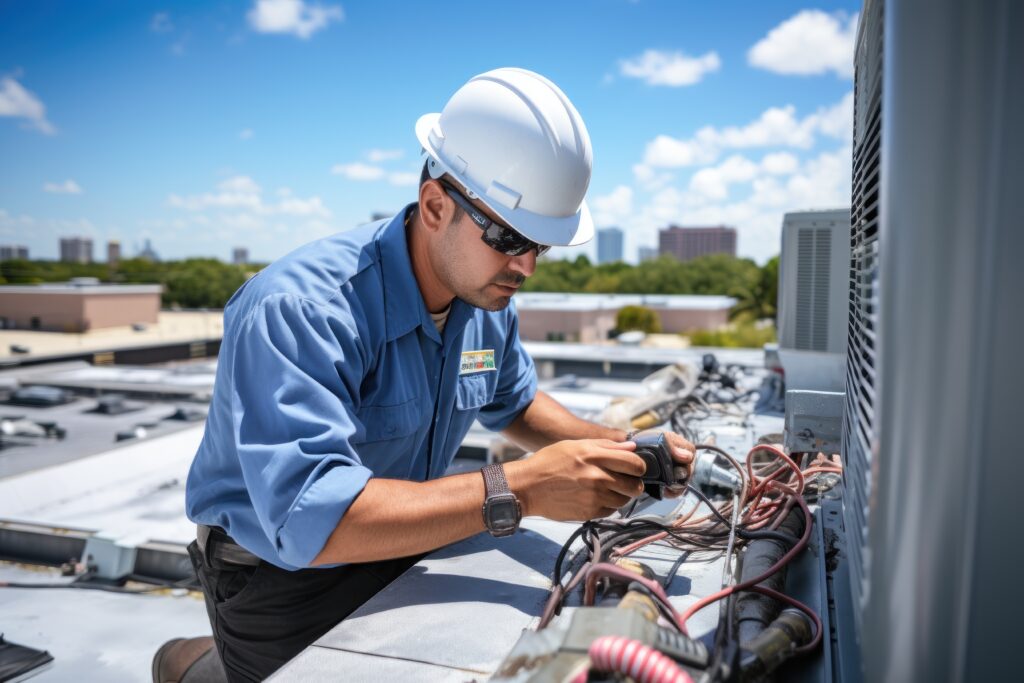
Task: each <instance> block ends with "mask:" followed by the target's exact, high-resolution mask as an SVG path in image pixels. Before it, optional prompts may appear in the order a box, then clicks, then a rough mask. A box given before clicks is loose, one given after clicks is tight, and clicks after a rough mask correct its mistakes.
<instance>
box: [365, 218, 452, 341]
mask: <svg viewBox="0 0 1024 683" xmlns="http://www.w3.org/2000/svg"><path fill="white" fill-rule="evenodd" d="M415 208H416V203H415V202H414V203H412V204H410V205H409V206H407V207H405V209H403V210H402V211H399V212H398V214H397V215H396V216H395V217H394V218H392V219H391V221H390V222H389V223H387V224H386V225H385V226H384V228H383V229H382V230H381V232H380V237H379V238H378V244H379V246H380V261H381V264H380V267H381V273H382V275H383V280H384V313H385V324H386V328H385V329H386V331H387V335H388V341H394V340H395V339H398V338H399V337H401V336H402V335H404V334H407V333H409V332H411V331H412V330H414V329H416V327H417V326H421V327H423V331H424V333H425V334H426V335H427V336H428V337H430V338H431V339H433V340H434V341H435V342H437V343H438V344H440V343H441V335H440V334H438V332H437V327H435V326H434V321H433V319H432V318H431V317H430V311H428V310H427V304H426V302H424V301H423V294H422V293H421V292H420V286H419V283H418V282H417V281H416V275H415V274H414V273H413V272H412V261H411V259H410V258H409V243H408V240H407V238H406V227H405V221H406V219H407V218H408V217H409V216H411V215H412V212H413V210H414V209H415ZM470 317H472V307H471V306H469V305H468V304H466V303H465V302H463V301H461V300H460V299H455V300H454V301H452V307H451V311H450V313H449V314H448V322H447V323H446V324H445V336H446V337H447V336H448V334H449V327H451V328H452V330H451V331H452V332H456V331H457V329H461V327H462V326H464V325H465V324H466V322H467V321H468V320H469V318H470Z"/></svg>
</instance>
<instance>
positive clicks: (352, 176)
mask: <svg viewBox="0 0 1024 683" xmlns="http://www.w3.org/2000/svg"><path fill="white" fill-rule="evenodd" d="M331 173H333V174H334V175H340V176H344V177H346V178H348V179H349V180H381V179H382V178H383V177H384V176H385V174H386V173H385V171H384V169H383V168H381V167H380V166H372V165H370V164H364V163H362V162H360V161H356V162H353V163H351V164H335V165H334V166H333V167H331Z"/></svg>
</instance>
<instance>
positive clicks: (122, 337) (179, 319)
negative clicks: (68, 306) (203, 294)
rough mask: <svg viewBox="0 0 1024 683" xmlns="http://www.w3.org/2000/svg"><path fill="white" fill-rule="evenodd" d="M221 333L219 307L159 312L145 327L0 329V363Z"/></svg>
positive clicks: (185, 339) (151, 344) (212, 336)
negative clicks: (19, 348)
mask: <svg viewBox="0 0 1024 683" xmlns="http://www.w3.org/2000/svg"><path fill="white" fill-rule="evenodd" d="M223 336H224V312H223V311H221V310H211V311H161V312H160V313H159V315H158V316H157V322H156V323H147V324H146V326H145V328H144V329H138V330H136V329H133V328H132V327H131V326H129V325H124V326H120V327H105V328H100V329H96V330H89V331H88V332H81V333H74V332H42V331H35V330H0V364H3V362H4V361H5V360H8V361H14V360H20V359H25V358H40V357H48V356H54V357H59V356H63V355H68V354H74V353H83V352H92V351H109V350H113V349H125V348H138V347H145V346H162V345H164V344H172V343H176V342H177V343H181V342H189V341H198V340H209V339H220V338H221V337H223ZM12 345H15V346H22V347H27V348H28V349H29V353H27V354H24V353H20V354H16V353H12V352H11V346H12Z"/></svg>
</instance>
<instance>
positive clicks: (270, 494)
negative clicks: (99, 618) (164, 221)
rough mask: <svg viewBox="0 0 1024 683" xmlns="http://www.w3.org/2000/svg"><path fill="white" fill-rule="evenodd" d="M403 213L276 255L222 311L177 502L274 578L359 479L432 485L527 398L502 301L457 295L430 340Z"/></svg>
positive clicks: (355, 492)
mask: <svg viewBox="0 0 1024 683" xmlns="http://www.w3.org/2000/svg"><path fill="white" fill-rule="evenodd" d="M414 207H415V205H410V206H409V207H406V209H405V211H403V212H402V213H400V214H399V215H398V216H396V217H394V218H393V219H390V220H385V221H379V222H376V223H371V224H369V225H366V226H363V227H360V228H357V229H355V230H352V231H350V232H345V233H339V234H337V235H334V236H332V237H328V238H325V239H322V240H318V241H316V242H312V243H310V244H308V245H306V246H304V247H301V248H299V249H297V250H296V251H294V252H292V253H290V254H288V255H287V256H284V257H282V258H281V259H279V260H277V261H275V262H274V263H272V264H271V265H270V266H268V267H267V268H265V269H264V270H263V271H262V272H260V273H259V274H258V275H256V276H255V277H253V278H252V279H251V280H249V281H248V282H247V283H246V284H245V285H243V286H242V287H241V288H240V289H239V290H238V291H237V292H236V293H235V295H234V296H233V297H231V300H230V301H229V302H228V304H227V306H226V307H225V309H224V341H223V343H222V344H221V349H220V356H219V359H218V364H217V378H216V382H215V384H214V391H213V398H212V400H211V403H210V412H209V415H208V417H207V420H206V432H205V434H204V435H203V440H202V443H201V444H200V445H199V450H198V452H197V453H196V456H195V460H194V461H193V462H192V468H191V470H190V471H189V475H188V483H187V486H186V492H185V506H186V509H187V512H188V516H189V518H190V519H192V520H193V521H195V522H198V523H201V524H207V525H211V526H219V527H222V528H224V529H225V530H226V531H227V532H228V534H230V535H231V537H232V538H234V539H235V541H237V542H238V543H239V544H240V545H242V546H243V547H245V548H246V549H248V550H249V551H251V552H252V553H254V554H256V555H258V556H260V557H261V558H263V559H264V560H267V561H268V562H271V563H273V564H275V565H277V566H279V567H283V568H285V569H298V568H300V567H308V566H309V565H310V563H311V562H312V561H313V559H314V558H315V557H316V556H317V554H319V552H320V550H322V549H323V546H324V544H325V543H326V542H327V538H328V536H329V535H330V534H331V532H332V531H333V530H334V528H335V527H336V526H337V525H338V522H339V521H340V520H341V519H342V517H343V516H344V514H345V511H346V510H348V508H349V506H350V505H351V504H352V502H353V501H354V500H355V499H356V498H357V497H358V496H359V493H360V492H361V491H362V490H363V487H364V486H366V482H367V481H368V480H369V479H370V477H384V478H389V479H406V480H411V481H424V480H427V479H433V478H436V477H439V476H441V475H442V474H444V472H445V470H446V469H447V467H448V465H449V464H450V463H451V461H452V459H453V458H454V456H455V452H456V451H457V450H458V448H459V445H460V444H461V443H462V439H463V437H465V435H466V432H467V431H468V430H469V428H470V425H472V423H473V420H475V419H479V421H480V422H481V424H483V425H484V426H485V427H487V428H488V429H492V430H495V431H497V430H501V429H504V428H505V427H507V426H508V425H509V424H510V423H511V422H512V421H513V420H514V419H515V418H516V416H518V415H519V413H520V412H522V411H523V409H524V408H526V407H527V406H528V405H529V404H530V403H531V402H532V401H533V398H534V395H535V393H536V391H537V376H536V371H535V370H534V366H533V361H532V360H531V359H530V357H529V356H528V355H527V354H526V352H525V351H523V348H522V346H521V345H520V343H519V330H518V317H517V316H516V311H515V306H514V305H509V307H508V308H506V309H505V310H503V311H497V312H489V311H484V310H482V309H478V308H474V307H472V306H470V305H469V304H467V303H465V302H464V301H462V300H460V299H455V300H454V301H453V302H452V306H451V311H450V312H449V315H448V321H447V324H446V326H445V328H444V334H443V336H442V335H441V334H439V333H438V331H437V328H436V327H435V325H434V323H433V321H432V319H431V317H430V313H429V311H428V310H427V307H426V304H425V303H424V302H423V296H422V295H421V294H420V290H419V286H418V285H417V282H416V278H415V277H414V275H413V271H412V264H411V262H410V259H409V250H408V246H407V243H406V227H405V224H404V223H405V217H406V216H407V215H408V214H409V212H411V211H412V209H413V208H414ZM474 351H483V352H485V353H482V354H474V353H472V352H474ZM488 352H493V368H492V367H488V366H489V365H491V363H490V359H491V357H492V356H491V354H490V353H488Z"/></svg>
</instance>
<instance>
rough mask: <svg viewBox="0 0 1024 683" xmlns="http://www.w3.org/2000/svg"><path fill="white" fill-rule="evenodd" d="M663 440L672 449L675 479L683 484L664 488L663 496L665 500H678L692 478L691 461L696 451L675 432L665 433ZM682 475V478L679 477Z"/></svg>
mask: <svg viewBox="0 0 1024 683" xmlns="http://www.w3.org/2000/svg"><path fill="white" fill-rule="evenodd" d="M665 440H666V441H668V444H669V446H671V447H672V458H673V459H674V460H675V461H676V463H677V465H676V468H675V471H676V479H679V480H681V481H682V482H683V483H682V484H679V485H678V486H666V487H665V490H664V495H665V497H666V498H678V497H679V496H681V495H683V492H684V491H686V482H687V481H689V480H690V477H691V476H693V461H694V458H695V457H696V453H697V449H696V448H695V447H694V445H693V444H692V443H690V442H689V441H687V440H686V439H684V438H683V437H681V436H679V435H678V434H676V433H675V432H665ZM679 475H683V476H679Z"/></svg>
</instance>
